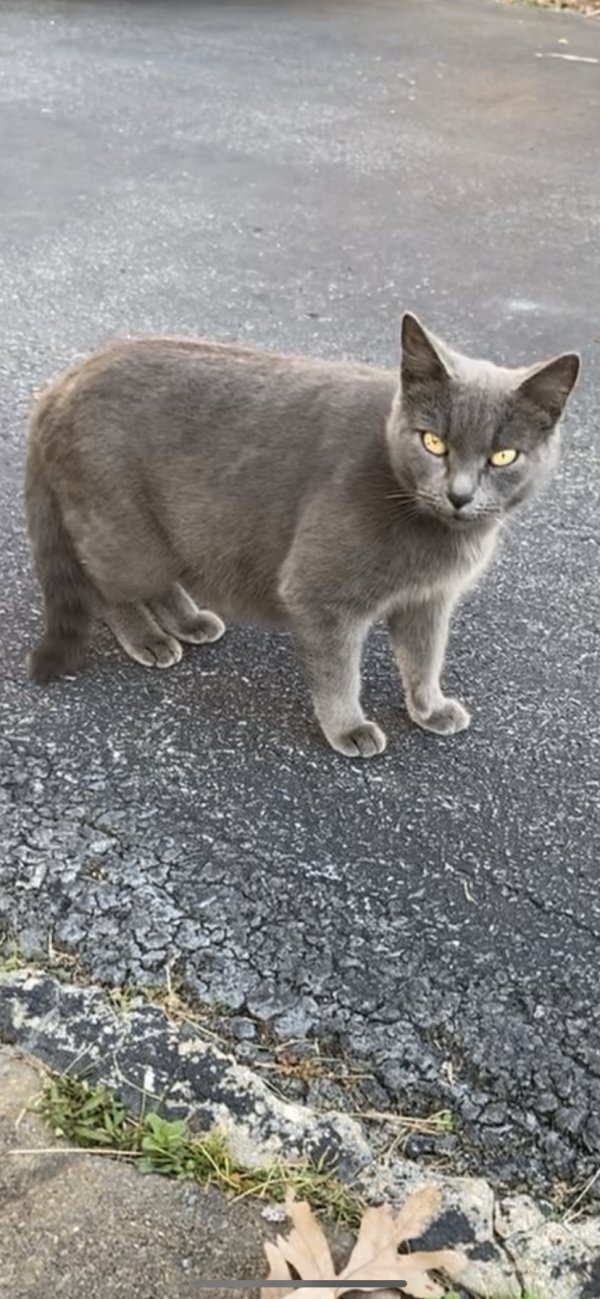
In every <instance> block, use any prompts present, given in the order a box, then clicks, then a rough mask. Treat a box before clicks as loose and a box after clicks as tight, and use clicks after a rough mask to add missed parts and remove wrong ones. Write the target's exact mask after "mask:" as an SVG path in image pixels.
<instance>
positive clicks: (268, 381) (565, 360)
mask: <svg viewBox="0 0 600 1299" xmlns="http://www.w3.org/2000/svg"><path fill="white" fill-rule="evenodd" d="M402 341H403V352H402V367H401V382H400V383H399V382H398V376H397V375H395V374H394V373H391V372H388V371H385V370H378V369H375V368H371V367H367V366H362V365H353V364H344V363H325V362H321V361H315V360H310V359H307V358H302V357H287V356H276V355H271V354H264V353H260V352H254V351H250V350H246V349H244V348H238V347H229V346H225V345H220V344H216V343H206V342H201V341H198V342H195V341H191V340H189V341H186V340H179V339H146V340H144V339H141V340H137V341H135V340H134V341H124V342H116V343H114V344H112V345H111V346H110V347H108V348H106V349H105V350H104V351H102V352H99V353H97V354H96V355H94V356H92V357H91V358H90V359H89V360H88V361H86V362H84V363H83V364H82V365H81V366H78V367H77V368H75V369H73V370H71V371H69V372H68V373H67V374H66V375H64V376H63V377H62V378H61V379H59V380H58V381H57V382H56V383H55V384H54V385H53V386H52V387H50V388H49V389H48V390H47V391H46V392H45V393H44V394H43V395H42V397H41V398H40V400H39V402H38V404H37V407H36V409H35V411H34V414H33V418H32V423H31V430H30V438H29V449H28V464H27V493H26V494H27V515H28V525H29V531H30V536H31V539H32V543H33V549H34V554H35V558H36V564H37V570H38V574H39V577H40V582H41V585H42V589H43V592H44V598H45V610H46V633H45V635H44V637H43V638H42V640H41V641H40V643H39V645H38V646H37V647H36V649H35V650H34V651H33V653H32V654H31V656H30V660H29V665H30V674H31V676H32V677H33V678H34V680H37V681H41V682H45V681H48V680H50V679H51V678H52V677H53V676H57V675H60V673H61V672H65V671H71V670H72V669H73V668H74V667H75V666H76V665H77V663H78V662H79V661H80V659H81V655H82V653H83V650H84V648H85V644H86V638H87V632H88V627H89V622H90V618H91V616H92V614H93V613H99V614H100V615H101V616H102V617H103V618H104V620H105V621H106V622H107V623H108V624H109V626H111V627H112V629H113V631H114V633H115V635H116V637H117V639H118V640H119V641H120V643H121V645H122V646H123V648H124V649H125V650H126V652H127V653H128V654H129V655H130V656H131V657H132V658H135V659H137V660H138V661H139V662H142V663H145V664H148V665H155V666H163V667H166V666H170V664H172V663H175V662H177V661H178V659H179V658H180V657H181V652H182V651H181V642H182V641H192V642H196V643H199V642H202V641H210V640H216V639H218V637H219V636H220V635H221V634H222V632H223V630H224V625H223V623H222V621H221V619H220V617H217V616H216V614H214V613H212V612H210V609H211V608H214V609H217V610H218V611H219V614H222V615H224V616H230V617H234V618H239V619H251V620H254V621H259V622H264V623H268V624H271V625H274V626H283V627H288V628H289V629H290V630H291V632H292V635H293V637H294V640H295V643H296V646H297V649H298V652H299V655H300V658H301V660H302V663H303V665H304V669H305V672H306V676H307V680H308V684H309V687H310V690H311V693H312V698H313V703H314V707H315V711H316V714H317V717H318V719H319V722H320V724H321V727H322V729H323V731H324V733H325V735H326V737H327V739H328V740H329V743H330V744H331V745H332V746H333V748H334V749H337V750H338V752H340V753H344V754H348V755H349V756H357V755H360V756H362V757H369V756H371V755H372V754H375V753H380V752H381V751H382V750H383V749H384V747H385V744H386V738H385V736H384V734H383V732H382V731H381V730H380V728H379V727H378V726H377V725H376V724H375V723H374V722H370V721H368V720H367V719H366V718H365V717H364V714H363V712H362V709H361V705H360V659H361V651H362V646H363V643H364V639H365V637H366V635H367V632H368V630H369V628H370V626H371V625H372V624H373V623H374V622H375V621H376V620H378V619H381V618H385V619H387V621H388V625H389V628H390V633H391V636H392V639H393V643H394V647H395V652H396V657H397V661H398V666H399V670H400V674H401V676H402V679H403V683H404V689H405V695H406V702H407V707H408V711H409V713H410V716H411V717H412V718H413V720H414V721H415V722H416V723H417V724H418V725H420V726H422V727H424V728H425V729H428V730H431V731H434V732H436V733H437V734H443V735H446V734H451V733H452V732H455V731H459V730H462V729H463V728H464V727H465V726H467V725H468V722H469V716H468V713H467V712H466V711H465V709H464V708H463V707H462V705H461V704H460V703H459V702H458V701H457V700H453V699H447V698H446V697H445V696H444V694H443V692H442V689H441V685H440V674H441V670H442V666H443V659H444V652H445V646H446V639H447V632H448V624H449V620H450V615H451V611H452V608H453V606H454V604H455V603H456V601H457V599H458V598H459V596H460V595H461V594H462V592H464V591H465V590H466V589H467V588H468V587H469V586H471V585H472V584H473V582H474V581H475V580H476V578H477V577H478V575H479V574H480V573H481V572H482V571H483V569H484V568H485V566H486V564H487V563H488V562H489V560H490V559H491V556H492V554H493V550H494V547H495V544H496V539H497V536H498V532H499V528H500V525H501V523H502V521H503V520H504V519H505V518H506V517H507V515H508V514H510V512H511V511H512V510H514V509H515V508H516V507H517V506H518V505H520V504H521V503H522V502H523V501H525V500H526V499H527V498H528V497H529V496H530V495H531V494H532V492H533V491H534V489H535V488H537V487H538V486H539V485H540V483H541V482H542V481H543V480H544V478H545V477H546V476H547V474H548V472H549V471H550V470H551V469H552V468H553V466H554V465H555V463H556V460H557V456H558V436H559V435H558V421H559V418H560V415H561V413H562V410H563V407H564V404H565V402H566V400H567V397H568V395H569V392H570V391H571V389H572V387H573V385H574V383H575V381H576V378H577V373H578V369H579V359H578V357H577V356H575V355H574V354H566V355H564V356H562V357H558V358H557V359H556V360H554V361H551V362H548V363H546V364H544V365H542V366H537V367H535V368H534V369H521V370H507V369H502V368H500V367H497V366H494V365H492V364H490V363H488V362H484V361H474V360H468V359H467V358H465V357H463V356H461V355H459V354H458V353H456V352H454V351H452V350H451V349H450V348H448V347H447V346H446V345H445V344H443V343H441V342H440V341H439V340H437V339H434V338H433V336H432V335H430V334H428V333H427V332H426V331H425V330H424V329H423V327H422V326H421V325H420V324H419V322H418V321H417V320H416V319H415V317H414V316H411V315H406V316H405V317H404V320H403V328H402ZM424 430H432V431H433V432H435V433H437V434H438V435H439V436H440V437H442V438H444V439H445V441H446V443H447V447H448V453H447V454H446V455H444V456H443V457H436V456H434V455H432V454H430V452H429V451H427V450H426V449H425V447H424V446H423V442H422V437H421V434H422V432H423V431H424ZM501 447H507V448H508V447H511V448H515V449H517V450H518V451H519V452H520V454H519V458H518V460H517V461H516V463H515V464H514V465H511V466H510V467H508V468H504V469H494V468H492V467H491V466H490V465H489V463H488V457H489V455H490V452H491V451H492V450H496V449H498V448H501ZM449 494H450V497H452V499H453V500H454V502H455V504H453V503H452V500H451V499H450V498H449ZM189 591H192V592H194V593H198V595H199V597H200V598H201V600H202V602H203V604H205V605H208V606H209V608H204V609H199V608H198V606H197V605H196V604H195V602H194V600H193V599H192V597H191V595H190V594H189V593H188V592H189Z"/></svg>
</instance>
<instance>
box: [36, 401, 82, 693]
mask: <svg viewBox="0 0 600 1299" xmlns="http://www.w3.org/2000/svg"><path fill="white" fill-rule="evenodd" d="M35 420H36V415H35V414H34V422H35ZM33 432H34V429H33V427H32V433H33ZM25 500H26V511H27V527H28V531H29V536H30V539H31V543H32V546H33V554H34V560H35V567H36V571H37V575H38V578H39V582H40V585H41V588H42V592H43V596H44V615H45V624H46V625H45V631H44V635H43V636H42V638H41V640H40V641H39V642H38V644H37V645H36V647H35V649H33V650H32V651H31V653H30V654H29V655H28V658H27V669H28V674H29V676H30V677H31V679H32V680H33V681H36V682H37V683H38V684H39V685H47V684H48V682H49V681H53V680H54V679H55V678H56V677H60V676H63V675H64V674H69V673H71V672H74V671H76V670H77V668H78V667H79V666H80V664H81V661H82V659H83V655H84V652H85V648H86V645H87V642H88V638H89V631H90V623H91V615H92V599H93V592H92V588H91V586H90V583H89V582H88V580H87V578H86V576H85V574H84V572H83V569H82V567H81V564H80V562H79V560H78V558H77V554H76V552H75V547H74V545H73V542H72V539H71V537H70V536H69V533H68V532H67V529H66V528H65V525H64V521H63V517H62V513H61V509H60V505H59V502H58V500H57V499H56V496H55V494H54V492H53V491H52V489H51V487H50V484H49V482H48V479H47V475H46V471H45V467H44V463H43V457H42V455H41V453H40V449H39V446H37V445H36V442H35V440H34V438H33V437H31V438H30V443H29V453H28V458H27V471H26V481H25Z"/></svg>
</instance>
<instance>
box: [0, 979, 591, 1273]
mask: <svg viewBox="0 0 600 1299" xmlns="http://www.w3.org/2000/svg"><path fill="white" fill-rule="evenodd" d="M0 1041H2V1042H4V1043H7V1044H10V1045H15V1046H17V1047H19V1048H20V1049H22V1050H24V1051H27V1052H28V1053H30V1054H31V1055H32V1056H35V1057H38V1058H39V1059H40V1060H41V1061H42V1062H43V1063H45V1064H47V1065H49V1066H51V1067H52V1068H55V1069H59V1070H65V1071H67V1070H68V1071H69V1072H72V1073H78V1072H79V1073H85V1074H86V1076H88V1077H89V1078H90V1079H91V1080H94V1081H102V1082H103V1083H106V1084H107V1085H108V1086H109V1087H111V1088H113V1089H114V1090H115V1091H117V1092H118V1093H119V1094H120V1095H121V1096H122V1097H123V1099H124V1100H125V1102H126V1103H127V1104H128V1105H129V1106H130V1107H131V1108H132V1109H134V1110H137V1109H139V1107H140V1103H141V1098H142V1096H143V1095H144V1094H145V1095H146V1097H148V1095H151V1096H152V1097H156V1098H159V1099H160V1101H161V1103H162V1105H163V1107H164V1109H165V1111H166V1112H168V1113H169V1114H170V1115H172V1116H173V1117H174V1116H182V1115H185V1116H187V1117H193V1118H194V1119H195V1120H196V1122H199V1123H200V1124H201V1125H202V1126H203V1127H205V1128H206V1127H213V1126H219V1127H220V1128H221V1129H222V1130H224V1131H225V1132H226V1133H227V1136H228V1140H229V1143H230V1146H231V1149H232V1151H233V1152H234V1153H235V1155H236V1156H237V1157H239V1158H240V1159H241V1160H242V1161H243V1162H244V1163H246V1164H247V1165H249V1166H256V1165H257V1164H261V1163H265V1162H268V1161H269V1160H272V1159H273V1158H274V1157H275V1156H277V1155H279V1156H283V1157H285V1158H286V1159H289V1160H293V1159H297V1158H299V1157H302V1156H308V1157H310V1158H312V1159H319V1158H320V1157H322V1156H324V1155H325V1156H326V1157H327V1158H328V1159H329V1160H332V1161H335V1162H336V1165H337V1168H338V1171H339V1175H340V1177H341V1178H342V1179H343V1180H345V1181H348V1182H352V1183H353V1184H354V1185H355V1186H356V1187H357V1189H359V1190H360V1191H361V1193H362V1194H364V1195H365V1197H366V1198H367V1199H368V1200H371V1201H373V1202H381V1201H384V1200H385V1201H387V1202H389V1203H391V1204H396V1203H399V1202H400V1201H401V1200H402V1199H403V1198H404V1197H405V1195H406V1194H407V1192H408V1191H409V1190H410V1189H413V1188H414V1187H415V1186H416V1185H418V1184H423V1183H424V1182H427V1181H435V1183H436V1185H439V1186H440V1188H441V1190H442V1193H443V1197H444V1212H443V1214H442V1216H441V1217H440V1219H438V1221H437V1222H436V1224H435V1226H434V1228H432V1229H431V1230H430V1232H429V1233H428V1235H427V1246H428V1247H431V1248H436V1247H437V1246H438V1245H439V1246H442V1245H457V1246H461V1247H462V1248H463V1249H464V1250H465V1252H466V1253H467V1256H468V1258H469V1268H468V1271H467V1273H465V1276H464V1285H465V1286H466V1288H467V1289H468V1291H469V1292H471V1293H473V1294H474V1295H477V1296H481V1299H486V1297H488V1296H494V1297H495V1296H499V1297H500V1299H519V1296H521V1295H522V1294H524V1293H527V1292H533V1293H535V1295H536V1297H537V1296H538V1295H539V1296H540V1299H545V1296H546V1295H547V1296H550V1295H552V1299H595V1297H597V1295H598V1294H600V1222H598V1220H596V1219H594V1220H587V1221H582V1222H579V1223H573V1224H571V1225H567V1224H565V1223H560V1222H556V1221H553V1220H549V1219H548V1218H547V1217H546V1216H545V1215H544V1212H543V1211H542V1209H541V1208H540V1207H538V1206H537V1205H536V1204H535V1203H534V1201H533V1200H531V1199H530V1198H529V1197H527V1196H515V1197H507V1198H504V1199H498V1197H497V1196H496V1194H495V1192H494V1190H493V1189H492V1187H491V1186H490V1185H489V1184H488V1183H487V1182H485V1181H484V1180H483V1179H479V1178H459V1177H456V1178H452V1177H440V1176H437V1175H435V1174H434V1173H432V1172H431V1171H429V1170H427V1169H421V1168H420V1167H419V1165H418V1164H416V1163H414V1162H411V1161H408V1160H402V1159H396V1158H392V1159H390V1160H389V1162H386V1163H383V1162H382V1160H381V1159H376V1158H375V1157H374V1155H373V1153H372V1151H371V1149H370V1146H369V1143H368V1141H367V1139H366V1137H365V1134H364V1132H363V1129H362V1126H361V1125H360V1123H358V1122H357V1121H355V1120H354V1119H351V1118H349V1117H348V1116H347V1115H344V1114H340V1113H334V1112H332V1113H323V1114H319V1113H316V1112H314V1111H312V1110H310V1109H308V1108H306V1107H303V1106H300V1105H297V1104H294V1103H291V1102H288V1101H285V1100H282V1099H281V1098H280V1097H278V1096H277V1095H276V1094H275V1093H274V1092H273V1091H271V1089H270V1088H269V1087H268V1086H267V1085H266V1083H265V1082H264V1081H263V1080H262V1079H260V1078H258V1077H257V1076H256V1075H254V1074H253V1073H252V1071H251V1070H250V1069H248V1068H246V1067H245V1066H243V1065H240V1064H238V1063H236V1062H235V1061H234V1060H233V1059H232V1058H230V1057H228V1056H227V1055H226V1054H225V1053H224V1052H223V1051H222V1050H220V1049H219V1048H218V1047H216V1046H215V1045H214V1043H213V1042H210V1041H207V1040H205V1039H204V1038H203V1037H202V1036H201V1031H200V1030H198V1028H197V1027H196V1026H195V1025H191V1024H174V1023H173V1022H171V1021H170V1020H169V1019H168V1018H167V1016H166V1015H165V1014H164V1012H163V1011H162V1009H161V1008H160V1007H158V1006H155V1005H152V1004H150V1003H148V1002H142V1003H141V1004H138V1005H135V1004H134V1005H133V1006H132V1007H131V1008H130V1009H128V1010H126V1011H124V1012H120V1011H117V1010H115V1008H114V1007H113V1005H112V1004H111V1003H110V1001H109V1000H108V998H107V997H106V995H105V993H104V992H103V991H102V989H100V988H96V987H80V986H76V985H72V984H65V983H62V982H59V981H58V980H57V979H55V978H53V977H52V976H50V975H46V974H42V973H32V972H28V971H20V972H14V973H1V974H0Z"/></svg>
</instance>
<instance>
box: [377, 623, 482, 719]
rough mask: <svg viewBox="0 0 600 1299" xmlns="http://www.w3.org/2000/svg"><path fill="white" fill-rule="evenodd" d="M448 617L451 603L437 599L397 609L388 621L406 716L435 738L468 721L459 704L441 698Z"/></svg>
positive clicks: (464, 711)
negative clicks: (403, 696)
mask: <svg viewBox="0 0 600 1299" xmlns="http://www.w3.org/2000/svg"><path fill="white" fill-rule="evenodd" d="M450 613H451V605H450V603H449V602H448V601H445V600H443V599H438V600H428V601H427V602H425V603H423V604H411V605H406V606H400V607H399V608H397V609H395V610H394V612H393V613H392V614H391V615H390V617H389V618H388V625H389V629H390V634H391V637H392V641H393V644H394V650H395V654H396V661H397V663H398V668H399V670H400V676H401V677H402V684H403V686H404V693H405V696H406V707H407V709H408V713H409V716H410V717H411V718H412V720H413V722H416V724H417V726H421V727H422V728H423V730H425V731H433V732H434V733H435V734H436V735H454V734H456V732H457V731H464V729H465V727H467V726H468V725H469V723H470V721H471V718H470V716H469V713H468V712H467V710H466V708H464V707H463V705H462V704H461V702H460V700H458V699H450V698H448V696H446V695H444V693H443V691H442V687H441V684H440V674H441V671H442V667H443V664H444V655H445V652H446V644H447V641H448V627H449V621H450Z"/></svg>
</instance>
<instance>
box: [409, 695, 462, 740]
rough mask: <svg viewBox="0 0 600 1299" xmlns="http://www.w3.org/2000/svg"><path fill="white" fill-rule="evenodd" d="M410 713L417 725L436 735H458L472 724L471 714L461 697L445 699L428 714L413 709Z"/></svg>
mask: <svg viewBox="0 0 600 1299" xmlns="http://www.w3.org/2000/svg"><path fill="white" fill-rule="evenodd" d="M410 715H411V717H412V719H413V722H416V724H417V726H420V727H421V729H422V730H424V731H432V732H433V734H434V735H457V734H458V732H459V731H465V730H466V729H467V726H470V724H471V714H470V713H468V712H467V710H466V708H464V707H463V705H462V704H461V702H460V700H459V699H443V700H442V702H441V703H440V704H439V705H438V706H437V707H436V708H433V709H432V711H431V712H430V713H427V714H424V713H419V712H417V711H415V710H414V709H412V710H411V714H410Z"/></svg>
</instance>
